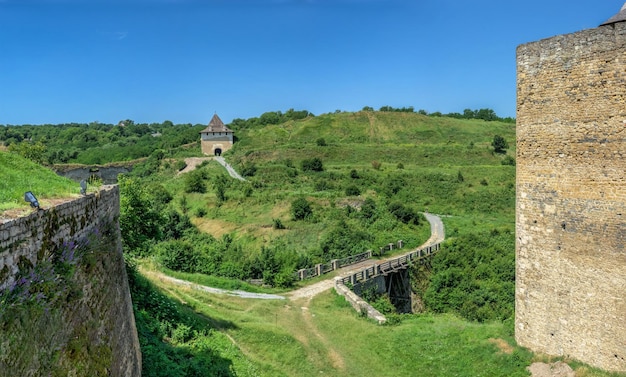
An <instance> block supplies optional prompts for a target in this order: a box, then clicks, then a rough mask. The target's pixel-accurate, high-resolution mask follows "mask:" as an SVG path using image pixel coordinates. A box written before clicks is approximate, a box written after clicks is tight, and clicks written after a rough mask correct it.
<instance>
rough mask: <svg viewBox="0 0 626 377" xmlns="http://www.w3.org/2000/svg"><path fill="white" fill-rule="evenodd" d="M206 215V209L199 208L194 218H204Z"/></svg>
mask: <svg viewBox="0 0 626 377" xmlns="http://www.w3.org/2000/svg"><path fill="white" fill-rule="evenodd" d="M206 214H207V210H206V208H204V207H200V208H197V209H196V213H195V215H196V217H204V216H206Z"/></svg>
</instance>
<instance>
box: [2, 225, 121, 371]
mask: <svg viewBox="0 0 626 377" xmlns="http://www.w3.org/2000/svg"><path fill="white" fill-rule="evenodd" d="M112 226H113V225H112V224H107V225H105V226H104V227H103V228H102V229H101V228H97V227H96V228H94V230H93V231H92V233H91V234H90V235H89V236H88V237H86V238H84V239H82V240H81V241H79V242H75V241H69V242H65V243H63V244H62V245H61V246H60V247H58V248H57V249H56V250H54V251H53V252H51V253H50V254H49V255H50V256H49V257H48V258H47V259H44V260H42V261H40V262H38V263H37V265H35V266H34V267H31V268H25V269H23V270H22V271H20V273H19V274H18V276H17V277H16V279H15V281H14V282H13V283H12V284H11V285H10V286H9V287H7V288H6V289H4V290H3V291H1V292H0V350H1V352H0V376H22V375H30V374H29V373H32V371H39V372H41V373H44V372H49V373H50V374H51V375H53V376H56V375H59V376H60V375H66V374H64V373H66V372H67V369H66V366H65V367H64V366H61V365H60V363H59V360H61V359H64V360H69V361H71V363H72V364H74V365H79V364H81V363H82V362H83V361H84V360H76V359H73V357H74V356H76V355H79V354H80V353H78V352H77V350H74V348H73V347H74V346H73V344H74V345H75V343H76V341H75V340H71V339H70V338H71V337H70V334H68V333H67V332H68V324H67V323H65V321H66V320H67V314H68V313H66V312H65V311H66V310H70V311H71V309H69V308H72V307H73V306H74V304H75V303H77V302H78V301H79V299H80V298H81V297H82V290H81V286H80V284H79V283H78V282H77V281H76V279H75V275H76V272H77V271H78V270H79V269H82V270H83V271H90V270H91V269H92V268H93V267H94V265H95V263H96V260H97V254H98V253H103V252H107V251H108V250H109V249H108V248H107V247H106V246H104V244H103V243H106V242H108V241H107V238H111V237H112V234H111V232H112ZM81 347H82V346H81ZM81 347H79V348H81ZM108 354H110V351H109V353H108ZM102 355H103V357H106V355H107V352H105V350H102ZM72 360H73V361H72ZM97 363H98V361H97V360H88V361H86V364H88V365H91V366H93V365H95V364H97ZM88 369H89V368H88ZM90 370H94V369H90ZM6 373H8V374H6ZM92 375H99V374H98V373H96V372H94V374H92Z"/></svg>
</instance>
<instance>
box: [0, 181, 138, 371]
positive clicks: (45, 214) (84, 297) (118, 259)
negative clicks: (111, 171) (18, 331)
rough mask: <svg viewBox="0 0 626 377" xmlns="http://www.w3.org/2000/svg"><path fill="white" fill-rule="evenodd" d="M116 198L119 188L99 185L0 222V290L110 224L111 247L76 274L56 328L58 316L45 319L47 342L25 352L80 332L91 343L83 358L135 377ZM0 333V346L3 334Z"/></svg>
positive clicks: (61, 341)
mask: <svg viewBox="0 0 626 377" xmlns="http://www.w3.org/2000/svg"><path fill="white" fill-rule="evenodd" d="M119 199H120V195H119V189H118V186H103V187H102V188H101V189H100V190H99V191H98V192H97V193H89V194H87V195H85V196H82V197H80V198H77V199H75V200H71V201H68V202H65V203H63V204H60V205H57V206H54V207H50V208H45V209H42V210H38V211H35V212H33V213H31V214H30V215H28V216H25V217H20V218H17V219H13V220H8V221H2V222H0V289H7V288H8V287H10V286H11V285H12V284H13V283H14V282H15V279H16V276H17V275H18V273H19V271H20V269H21V270H23V271H28V270H30V269H31V268H33V267H34V266H36V265H37V264H38V263H39V262H41V261H43V260H45V259H49V258H50V257H51V255H53V254H54V253H57V252H59V250H61V249H62V248H63V245H64V244H67V243H75V244H80V243H84V242H85V241H87V240H88V239H89V237H90V236H91V235H93V234H94V233H98V232H102V230H103V229H105V228H106V227H109V228H110V227H111V224H113V229H112V233H111V234H110V235H107V240H108V241H109V242H110V243H111V245H113V246H111V250H103V253H101V254H99V256H98V257H97V260H95V261H94V264H93V267H92V268H91V269H89V270H88V271H87V272H77V273H76V276H75V281H76V282H77V283H78V284H80V291H81V295H80V299H78V300H77V302H74V303H72V304H71V307H70V306H68V307H67V308H63V309H64V311H65V312H68V313H67V316H66V317H64V318H62V322H63V326H61V328H60V330H59V329H57V330H55V329H56V328H58V326H56V327H55V326H53V325H54V324H55V323H56V322H55V321H57V322H58V320H57V319H52V318H51V319H49V321H50V325H48V326H45V329H44V330H42V331H43V332H44V334H42V336H41V338H43V339H45V342H46V344H40V348H41V349H31V350H30V351H31V352H32V353H33V354H34V355H40V354H41V355H44V354H45V350H46V349H47V348H49V346H50V344H56V345H57V346H58V347H60V348H63V349H65V348H67V347H68V346H67V344H68V343H69V342H72V341H74V342H76V341H77V340H76V339H74V336H76V335H75V334H79V335H78V336H82V337H83V338H84V339H80V341H81V342H83V343H87V344H89V345H90V347H87V348H88V349H87V350H85V351H84V352H86V353H87V359H89V360H96V359H98V360H101V361H102V363H103V365H105V366H106V369H107V373H108V375H110V376H120V377H121V376H140V375H141V351H140V348H139V339H138V336H137V329H136V327H135V318H134V314H133V307H132V302H131V297H130V289H129V285H128V277H127V275H126V267H125V264H124V258H123V255H122V244H121V234H120V229H119V222H118V221H119V214H120V203H119ZM67 305H70V304H67ZM0 335H2V337H0V346H1V345H2V342H3V341H4V340H5V336H8V335H7V334H2V333H1V332H0ZM48 343H50V344H48ZM57 343H58V344H57ZM0 348H2V347H0ZM103 350H105V351H106V352H103ZM35 359H37V356H36V357H35ZM0 364H1V363H0ZM74 367H76V368H80V367H78V366H74ZM83 367H84V366H83ZM69 368H70V369H69V370H68V373H70V372H71V373H74V372H76V371H75V370H72V369H71V368H72V366H71V365H70V366H69ZM0 369H1V368H0ZM90 371H91V372H94V370H90ZM6 372H10V371H6V370H0V375H5V374H4V373H6ZM91 372H90V373H91ZM71 373H70V374H71ZM82 373H87V372H86V371H84V370H83V372H82ZM94 373H95V372H94ZM43 374H45V375H47V374H48V372H47V371H42V370H31V371H29V374H28V375H43ZM79 374H80V373H79ZM8 375H15V374H11V373H9V374H8Z"/></svg>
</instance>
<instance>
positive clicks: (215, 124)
mask: <svg viewBox="0 0 626 377" xmlns="http://www.w3.org/2000/svg"><path fill="white" fill-rule="evenodd" d="M202 132H233V131H232V130H231V129H230V128H228V127H226V126H225V125H224V122H222V120H221V119H220V117H218V116H217V113H216V114H213V118H211V121H210V122H209V125H208V126H207V127H206V128H205V129H204V130H202V131H200V133H202Z"/></svg>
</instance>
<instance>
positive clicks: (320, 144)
mask: <svg viewBox="0 0 626 377" xmlns="http://www.w3.org/2000/svg"><path fill="white" fill-rule="evenodd" d="M315 143H317V145H318V146H319V147H325V146H326V140H324V138H323V137H320V138H319V139H317V140H316V141H315Z"/></svg>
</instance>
